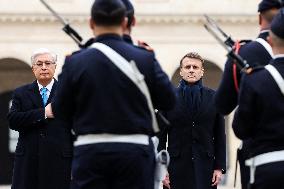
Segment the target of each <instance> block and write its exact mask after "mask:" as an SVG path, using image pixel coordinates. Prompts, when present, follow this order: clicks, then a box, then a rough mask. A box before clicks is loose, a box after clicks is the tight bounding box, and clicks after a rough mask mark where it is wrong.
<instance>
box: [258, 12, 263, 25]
mask: <svg viewBox="0 0 284 189" xmlns="http://www.w3.org/2000/svg"><path fill="white" fill-rule="evenodd" d="M258 24H259V25H261V24H262V16H261V15H260V14H258Z"/></svg>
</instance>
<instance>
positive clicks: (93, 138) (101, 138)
mask: <svg viewBox="0 0 284 189" xmlns="http://www.w3.org/2000/svg"><path fill="white" fill-rule="evenodd" d="M109 142H113V143H133V144H143V145H149V136H148V135H143V134H130V135H119V134H107V133H104V134H88V135H80V136H78V138H77V140H76V141H75V142H74V146H80V145H86V144H95V143H109Z"/></svg>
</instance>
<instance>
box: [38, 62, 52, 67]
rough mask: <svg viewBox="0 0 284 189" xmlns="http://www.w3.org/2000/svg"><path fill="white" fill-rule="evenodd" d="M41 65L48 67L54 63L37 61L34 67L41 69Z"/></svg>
mask: <svg viewBox="0 0 284 189" xmlns="http://www.w3.org/2000/svg"><path fill="white" fill-rule="evenodd" d="M43 64H45V66H46V67H50V66H51V65H53V64H55V62H52V61H45V62H42V61H37V62H36V63H35V64H34V65H36V66H37V67H43Z"/></svg>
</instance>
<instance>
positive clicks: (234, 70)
mask: <svg viewBox="0 0 284 189" xmlns="http://www.w3.org/2000/svg"><path fill="white" fill-rule="evenodd" d="M234 46H235V53H236V54H239V51H240V48H241V45H240V41H236V42H235V45H234ZM233 79H234V86H235V89H236V91H237V93H238V92H239V82H238V76H237V64H236V63H235V62H234V64H233Z"/></svg>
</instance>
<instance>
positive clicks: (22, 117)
mask: <svg viewBox="0 0 284 189" xmlns="http://www.w3.org/2000/svg"><path fill="white" fill-rule="evenodd" d="M55 69H56V55H55V54H54V53H52V52H50V51H49V50H47V49H39V50H37V51H36V52H34V54H33V56H32V71H33V73H34V75H35V77H36V81H34V82H33V83H31V84H28V85H25V86H22V87H19V88H17V89H16V90H15V91H14V93H13V97H12V106H11V109H10V111H9V113H8V120H9V125H10V128H11V129H13V130H16V131H18V132H19V139H18V144H17V147H16V152H15V164H14V171H13V179H12V189H50V188H53V189H67V188H69V184H70V177H71V158H72V140H71V139H72V138H71V130H70V125H69V124H67V123H66V122H63V121H61V120H59V119H52V118H49V117H47V116H46V113H45V106H46V105H47V104H48V103H49V102H50V101H51V99H52V98H53V96H54V94H55V90H56V87H57V81H56V80H55V79H54V78H53V76H54V72H55Z"/></svg>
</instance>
